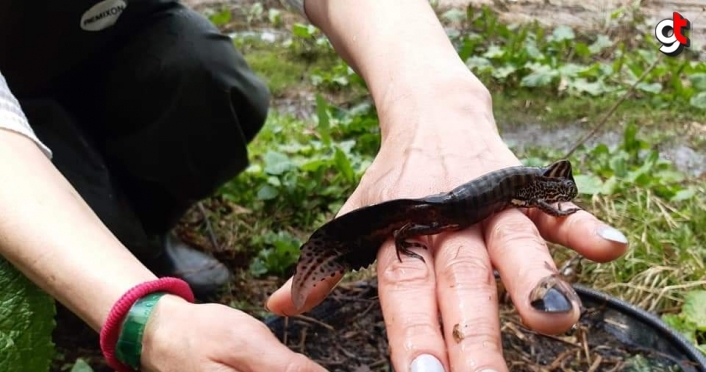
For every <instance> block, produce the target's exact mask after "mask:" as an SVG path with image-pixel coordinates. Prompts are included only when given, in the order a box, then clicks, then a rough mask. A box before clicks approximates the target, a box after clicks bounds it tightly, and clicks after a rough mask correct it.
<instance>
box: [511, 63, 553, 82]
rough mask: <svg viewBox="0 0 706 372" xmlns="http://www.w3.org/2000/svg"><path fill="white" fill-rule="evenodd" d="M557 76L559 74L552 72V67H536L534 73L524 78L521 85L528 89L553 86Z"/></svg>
mask: <svg viewBox="0 0 706 372" xmlns="http://www.w3.org/2000/svg"><path fill="white" fill-rule="evenodd" d="M556 76H557V72H556V71H554V70H552V69H551V67H549V66H546V65H540V66H539V67H536V69H535V70H534V72H532V73H531V74H529V75H527V76H525V77H523V78H522V80H521V81H520V85H521V86H523V87H528V88H535V87H544V86H547V85H549V84H551V82H552V80H553V79H554V77H556Z"/></svg>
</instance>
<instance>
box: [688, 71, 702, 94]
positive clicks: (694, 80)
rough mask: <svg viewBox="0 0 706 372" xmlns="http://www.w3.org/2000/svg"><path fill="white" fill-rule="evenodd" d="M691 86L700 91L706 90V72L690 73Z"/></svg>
mask: <svg viewBox="0 0 706 372" xmlns="http://www.w3.org/2000/svg"><path fill="white" fill-rule="evenodd" d="M689 81H690V82H691V86H693V87H694V89H696V90H698V91H701V92H703V91H706V73H703V72H697V73H694V74H690V75H689Z"/></svg>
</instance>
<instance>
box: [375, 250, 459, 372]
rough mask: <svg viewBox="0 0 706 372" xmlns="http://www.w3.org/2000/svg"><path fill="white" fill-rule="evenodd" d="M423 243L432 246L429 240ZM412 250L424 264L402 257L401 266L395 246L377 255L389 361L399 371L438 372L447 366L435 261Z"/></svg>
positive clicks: (425, 251)
mask: <svg viewBox="0 0 706 372" xmlns="http://www.w3.org/2000/svg"><path fill="white" fill-rule="evenodd" d="M420 241H421V242H424V243H425V244H427V246H429V245H428V244H429V239H420ZM412 250H413V251H414V252H415V253H417V254H419V255H420V256H422V257H423V258H424V261H425V262H422V261H421V260H419V259H417V258H413V257H409V256H405V255H403V254H401V255H400V257H401V258H402V261H401V262H400V261H399V260H398V259H397V254H396V250H395V247H394V244H392V243H386V244H384V245H383V247H382V249H380V250H379V251H378V257H377V258H378V264H377V274H378V294H379V297H380V306H381V308H382V313H383V314H384V318H385V326H386V329H387V337H388V339H389V341H390V354H391V355H390V357H391V359H392V363H393V365H394V368H395V370H396V371H411V372H417V371H439V369H438V367H439V365H443V366H448V363H447V361H446V351H445V345H444V339H443V337H442V335H441V328H440V325H439V316H438V311H437V303H436V287H435V278H434V270H433V267H432V265H433V258H432V256H431V253H430V252H429V251H428V250H425V249H422V248H412ZM434 364H436V367H437V369H433V365H434ZM445 370H446V371H448V370H449V369H448V367H446V368H445Z"/></svg>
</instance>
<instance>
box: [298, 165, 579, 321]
mask: <svg viewBox="0 0 706 372" xmlns="http://www.w3.org/2000/svg"><path fill="white" fill-rule="evenodd" d="M577 194H578V188H577V186H576V182H575V181H574V178H573V174H572V168H571V163H570V162H569V161H568V160H559V161H556V162H554V163H552V164H549V165H547V166H546V167H527V166H513V167H507V168H503V169H499V170H496V171H493V172H489V173H486V174H484V175H482V176H480V177H477V178H474V179H472V180H471V181H469V182H467V183H464V184H462V185H460V186H458V187H456V188H454V189H452V190H451V191H448V192H445V193H440V194H434V195H429V196H426V197H422V198H407V199H393V200H388V201H385V202H381V203H377V204H373V205H369V206H365V207H361V208H358V209H355V210H353V211H350V212H348V213H346V214H343V215H341V216H338V217H336V218H334V219H332V220H330V221H328V222H327V223H325V224H323V225H322V226H321V227H319V228H318V229H316V230H315V231H314V232H313V233H312V234H311V236H310V237H309V239H308V240H307V241H306V242H305V243H304V244H303V245H302V246H301V247H300V251H301V254H300V257H299V260H298V262H297V266H296V271H295V273H294V278H293V281H292V289H291V290H292V300H293V302H294V305H295V307H296V308H297V309H301V308H302V307H303V306H304V303H305V301H306V299H307V297H308V296H309V294H310V293H311V291H312V290H313V289H314V288H315V287H316V285H317V283H319V282H321V281H323V280H325V279H326V278H327V277H335V276H336V275H337V274H341V275H343V274H345V272H346V271H350V270H359V269H361V268H365V267H368V266H369V265H371V264H372V263H373V262H374V261H375V258H376V256H377V252H378V250H379V249H380V246H381V245H382V244H383V243H384V242H385V241H387V240H388V239H390V238H392V239H394V242H395V247H396V251H397V258H398V260H400V261H402V257H401V254H403V255H405V256H407V257H411V258H414V259H419V260H421V261H422V262H424V258H423V257H422V256H420V255H419V254H417V253H415V252H413V251H412V250H411V249H410V248H415V247H416V248H423V249H427V248H428V247H427V246H426V245H425V244H423V243H420V242H416V241H412V240H411V239H412V238H414V237H417V236H424V235H435V234H439V233H442V232H447V231H458V230H462V229H465V228H467V227H469V226H472V225H474V224H476V223H479V222H482V221H483V220H485V219H486V218H488V217H491V216H493V215H494V214H496V213H499V212H501V211H503V210H506V209H508V208H538V209H540V210H541V211H543V212H544V213H546V214H548V215H551V216H555V217H565V216H568V215H571V214H573V213H575V212H577V211H579V210H580V208H570V209H565V210H562V208H561V203H562V202H569V201H571V200H573V199H574V198H575V197H576V195H577ZM554 203H556V207H554V206H553V205H552V204H554ZM558 290H562V288H561V287H558ZM545 292H546V291H545ZM562 292H563V290H562ZM550 293H552V294H555V292H551V291H550ZM535 295H536V294H535ZM570 296H571V294H570V293H567V294H566V296H565V297H570ZM533 303H537V301H536V299H533ZM568 310H570V307H569V308H568V309H566V308H564V311H568Z"/></svg>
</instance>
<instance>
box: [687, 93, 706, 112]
mask: <svg viewBox="0 0 706 372" xmlns="http://www.w3.org/2000/svg"><path fill="white" fill-rule="evenodd" d="M689 104H690V105H692V106H694V107H696V108H700V109H702V110H706V92H701V93H699V94H697V95H695V96H693V97H691V99H690V100H689Z"/></svg>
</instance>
